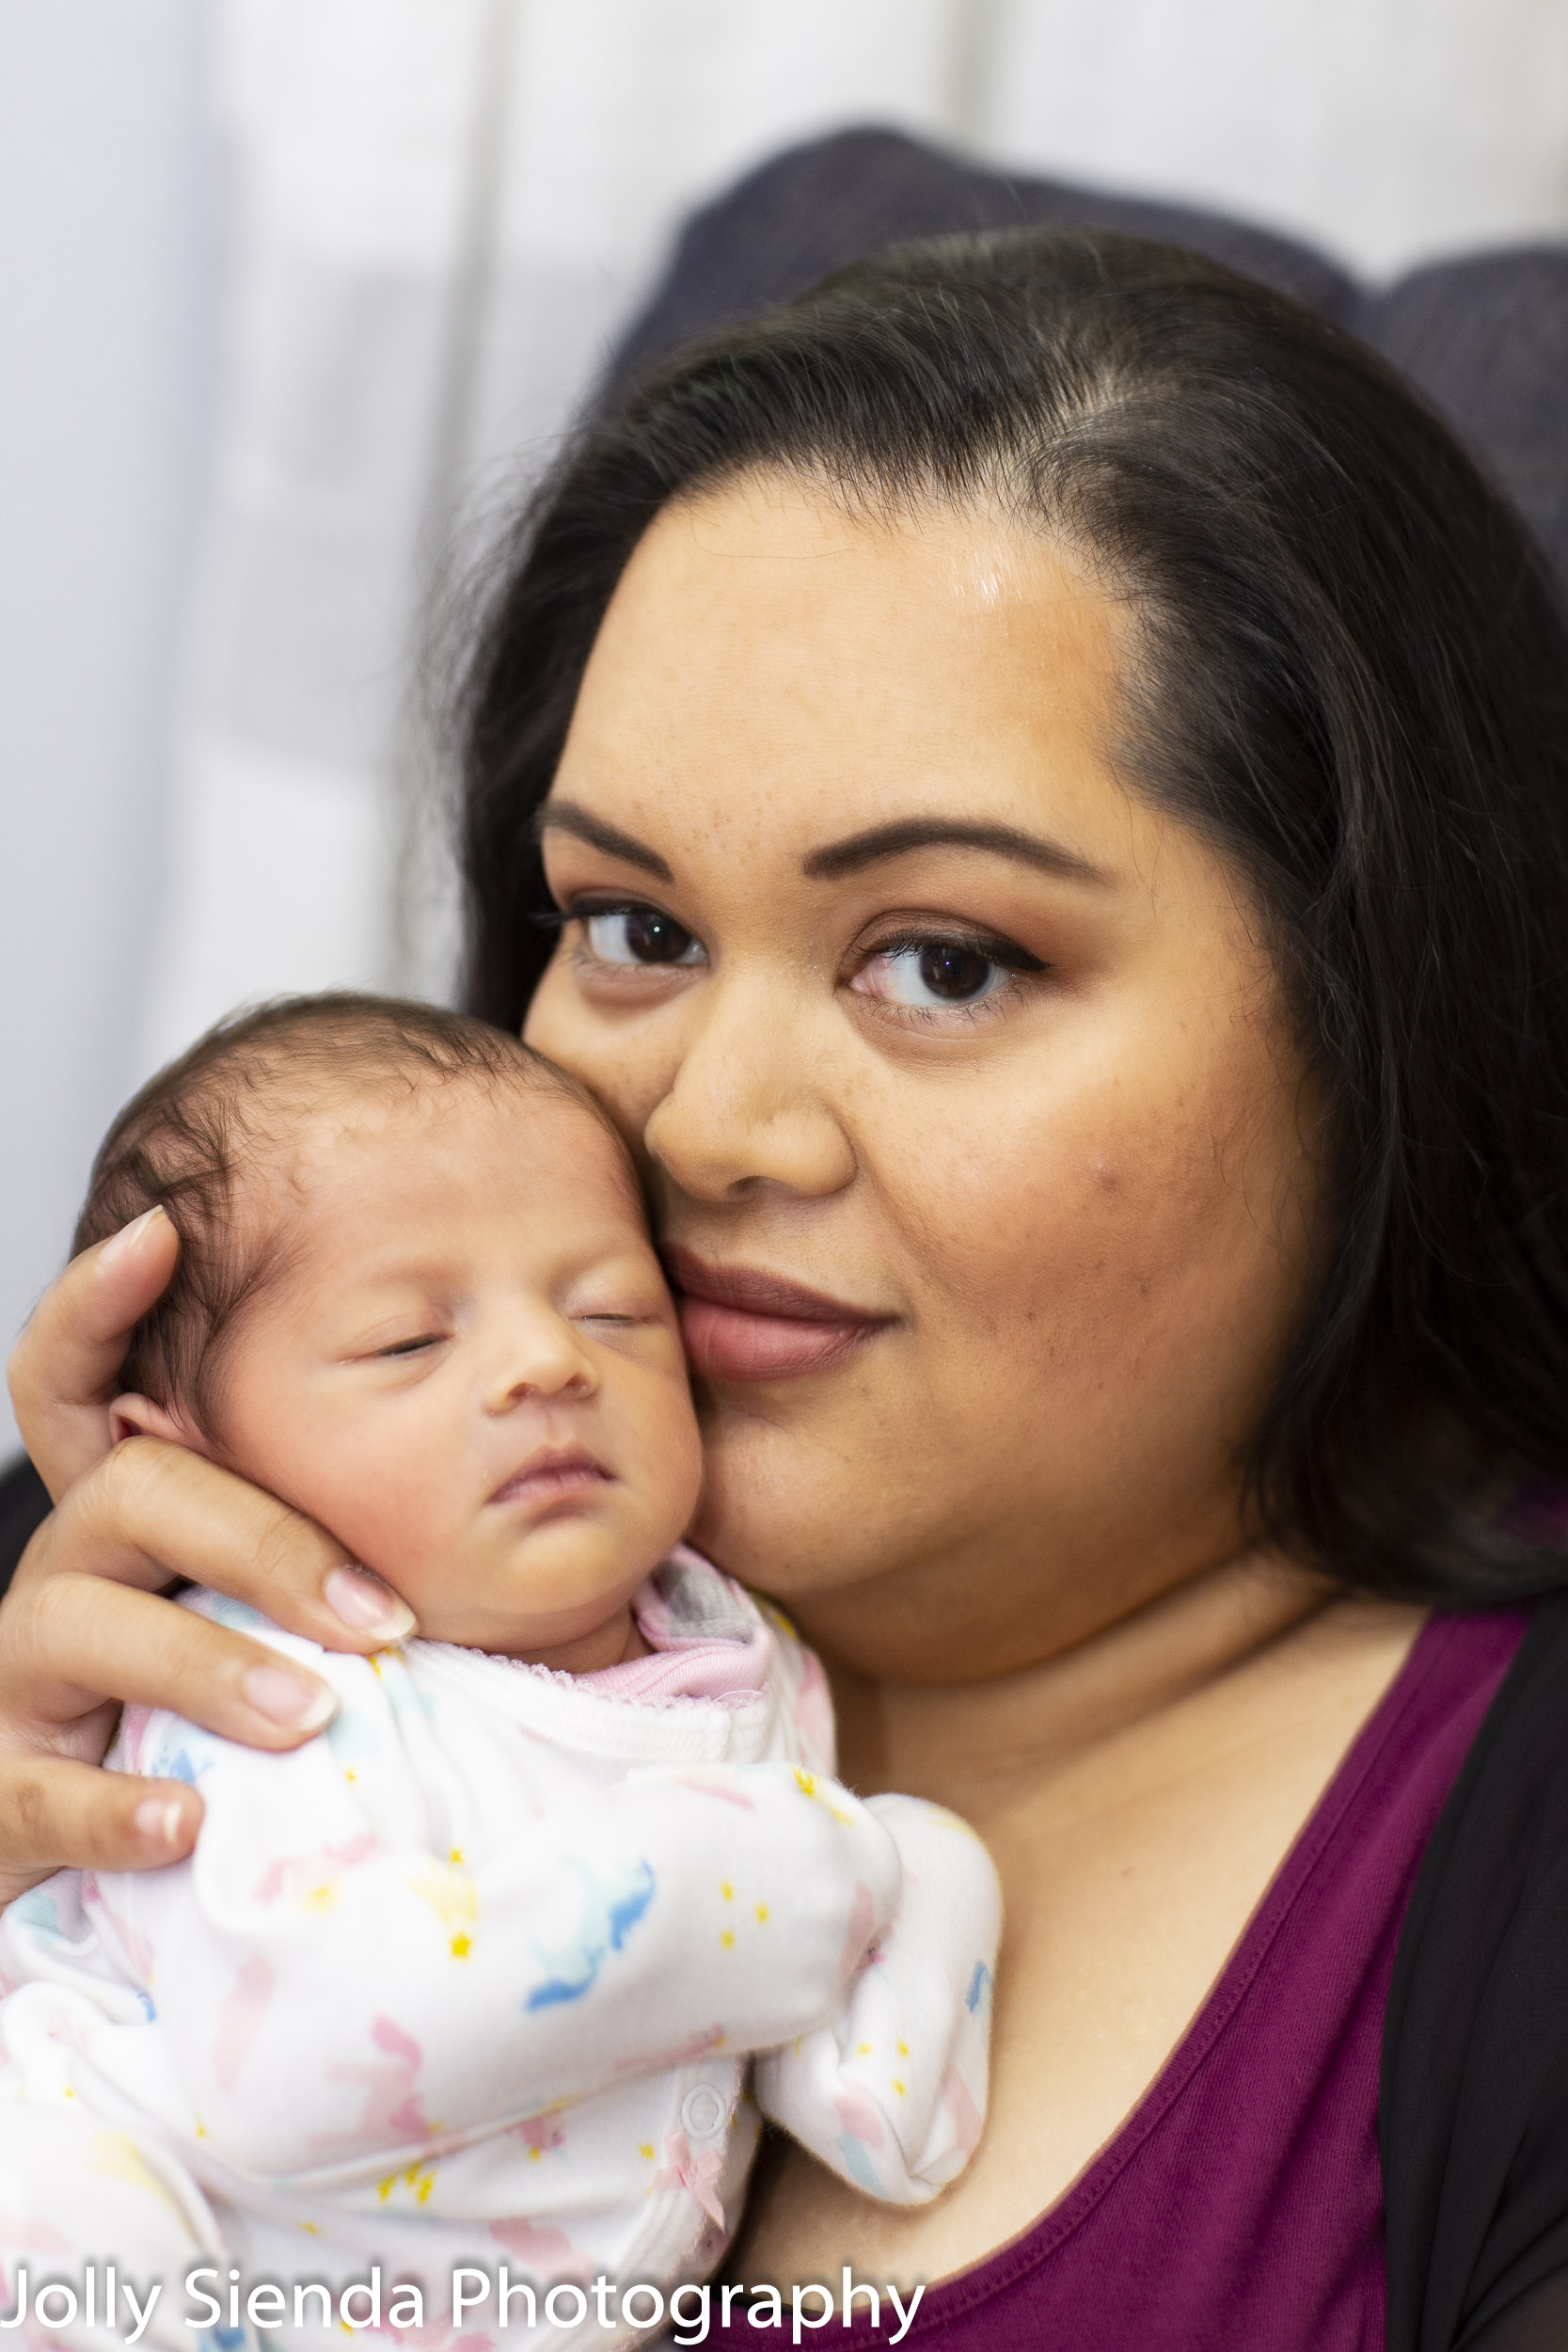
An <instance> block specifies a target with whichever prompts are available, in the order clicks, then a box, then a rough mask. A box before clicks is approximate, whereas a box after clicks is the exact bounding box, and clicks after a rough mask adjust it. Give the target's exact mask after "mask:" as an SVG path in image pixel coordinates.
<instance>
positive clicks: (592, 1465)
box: [490, 1445, 610, 1507]
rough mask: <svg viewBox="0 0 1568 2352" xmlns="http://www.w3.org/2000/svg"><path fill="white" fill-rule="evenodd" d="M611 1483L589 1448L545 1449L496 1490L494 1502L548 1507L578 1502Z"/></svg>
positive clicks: (608, 1475)
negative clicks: (597, 1488) (596, 1489)
mask: <svg viewBox="0 0 1568 2352" xmlns="http://www.w3.org/2000/svg"><path fill="white" fill-rule="evenodd" d="M609 1484H610V1472H609V1470H606V1469H605V1468H604V1465H603V1464H602V1463H600V1462H596V1461H595V1460H594V1456H593V1455H592V1454H590V1453H589V1452H588V1450H587V1448H586V1446H580V1445H554V1446H542V1447H541V1448H540V1450H539V1452H538V1453H537V1454H530V1455H529V1457H528V1460H527V1461H526V1462H524V1463H523V1464H522V1465H521V1466H520V1467H519V1468H518V1469H516V1470H514V1471H513V1473H512V1475H511V1477H510V1478H508V1479H507V1480H505V1481H504V1483H503V1484H502V1485H501V1486H498V1487H497V1488H496V1491H495V1493H494V1494H493V1495H492V1496H491V1497H490V1501H491V1502H493V1503H501V1504H505V1503H515V1502H523V1503H528V1504H531V1505H533V1506H535V1507H540V1506H545V1507H547V1506H548V1505H549V1504H551V1503H560V1502H578V1501H579V1500H580V1499H581V1498H582V1497H583V1496H585V1495H587V1494H590V1493H592V1492H593V1490H594V1487H596V1486H608V1485H609Z"/></svg>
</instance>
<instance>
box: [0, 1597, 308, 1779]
mask: <svg viewBox="0 0 1568 2352" xmlns="http://www.w3.org/2000/svg"><path fill="white" fill-rule="evenodd" d="M12 1635H13V1641H12V1651H11V1652H10V1653H8V1657H7V1660H6V1671H5V1672H4V1674H0V1711H3V1712H4V1715H5V1718H6V1720H7V1722H8V1724H10V1725H12V1726H14V1727H15V1728H16V1729H17V1730H19V1731H21V1732H22V1733H23V1734H24V1736H26V1735H28V1734H31V1736H32V1739H33V1740H38V1739H39V1738H40V1737H41V1738H45V1739H47V1738H48V1737H49V1735H50V1734H51V1733H54V1734H56V1735H57V1734H59V1733H60V1732H67V1733H69V1732H70V1731H71V1729H72V1728H73V1727H74V1726H75V1725H77V1724H81V1723H82V1722H83V1721H84V1719H85V1718H87V1717H88V1716H90V1715H93V1714H95V1713H96V1710H97V1709H98V1708H100V1707H101V1706H102V1704H103V1697H104V1695H105V1694H106V1693H107V1694H112V1695H113V1696H114V1697H115V1698H119V1699H124V1700H128V1701H130V1702H132V1703H135V1702H138V1701H139V1702H140V1703H141V1704H142V1705H144V1706H147V1707H164V1708H169V1709H170V1711H171V1712H172V1713H174V1714H177V1715H182V1716H184V1717H185V1719H186V1720H187V1721H188V1722H190V1723H194V1724H201V1725H202V1727H203V1728H204V1729H205V1730H207V1731H215V1732H218V1733H221V1735H222V1736H223V1738H225V1739H226V1740H241V1741H243V1742H244V1744H245V1746H247V1747H253V1748H293V1747H297V1746H298V1745H299V1743H300V1741H301V1740H307V1739H309V1737H310V1735H311V1733H312V1732H317V1731H320V1729H321V1728H322V1725H323V1724H325V1723H327V1722H328V1721H330V1719H331V1717H332V1714H333V1712H334V1710H335V1708H336V1706H337V1701H336V1698H335V1697H334V1694H333V1692H332V1690H331V1688H330V1686H329V1685H328V1684H326V1683H325V1682H324V1681H322V1679H321V1677H319V1676H318V1675H313V1674H311V1673H310V1671H309V1668H308V1667H305V1666H300V1665H296V1664H295V1663H294V1661H293V1659H289V1658H284V1657H281V1656H280V1655H279V1654H278V1652H277V1650H275V1649H269V1648H268V1646H267V1645H266V1644H265V1643H264V1642H257V1641H253V1640H252V1639H251V1637H250V1636H249V1635H248V1634H245V1633H235V1632H231V1631H230V1630H229V1629H227V1628H226V1627H223V1626H217V1625H214V1624H213V1623H211V1621H210V1620H209V1619H208V1618H206V1617H200V1616H198V1615H197V1614H196V1613H195V1612H194V1611H193V1610H189V1609H176V1608H173V1607H171V1605H170V1604H169V1603H168V1602H167V1601H166V1600H162V1599H159V1598H158V1597H155V1596H154V1595H152V1594H150V1593H140V1592H136V1591H135V1590H134V1589H133V1588H132V1587H131V1586H129V1585H125V1584H115V1583H111V1582H108V1581H105V1580H103V1579H102V1578H98V1577H87V1576H54V1577H50V1578H49V1579H48V1580H47V1581H44V1582H43V1583H40V1584H38V1585H36V1586H34V1587H33V1588H32V1590H31V1592H30V1593H24V1594H23V1595H22V1596H21V1597H20V1598H19V1601H18V1606H17V1618H16V1622H15V1624H14V1627H13V1629H12ZM13 1656H15V1657H17V1658H19V1659H20V1660H21V1661H24V1667H25V1661H28V1660H29V1659H30V1661H31V1664H30V1670H24V1673H23V1674H22V1675H21V1676H17V1677H14V1679H13V1675H12V1658H13ZM29 1717H30V1719H31V1720H30V1721H29V1720H28V1718H29ZM51 1744H55V1741H52V1742H51Z"/></svg>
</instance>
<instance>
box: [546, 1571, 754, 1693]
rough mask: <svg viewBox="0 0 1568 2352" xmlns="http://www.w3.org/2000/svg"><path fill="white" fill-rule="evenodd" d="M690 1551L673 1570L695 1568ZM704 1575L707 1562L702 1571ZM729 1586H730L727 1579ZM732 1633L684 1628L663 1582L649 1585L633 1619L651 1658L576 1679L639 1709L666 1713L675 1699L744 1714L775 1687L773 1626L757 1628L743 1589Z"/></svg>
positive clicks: (637, 1597)
mask: <svg viewBox="0 0 1568 2352" xmlns="http://www.w3.org/2000/svg"><path fill="white" fill-rule="evenodd" d="M695 1559H696V1555H695V1554H694V1553H691V1552H689V1551H688V1550H687V1549H686V1547H685V1545H684V1544H682V1545H679V1546H677V1547H676V1549H675V1550H674V1551H673V1552H672V1554H671V1560H672V1562H673V1564H675V1565H682V1564H683V1563H684V1562H685V1561H688V1560H690V1561H695ZM700 1565H702V1566H703V1567H704V1568H706V1567H707V1563H706V1562H705V1561H704V1562H702V1563H701V1564H700ZM724 1581H725V1584H726V1586H728V1585H729V1579H728V1578H727V1577H726V1578H725V1579H724ZM731 1589H732V1590H733V1591H734V1592H735V1595H736V1614H735V1617H734V1619H733V1620H732V1621H731V1622H732V1623H733V1624H734V1625H735V1631H734V1632H733V1633H730V1632H725V1633H722V1634H719V1633H715V1632H706V1633H704V1632H701V1631H696V1630H693V1629H691V1628H690V1626H689V1625H683V1624H682V1622H681V1619H680V1616H679V1613H678V1612H677V1611H676V1610H675V1609H674V1608H673V1607H672V1605H671V1601H670V1599H669V1597H668V1596H667V1595H666V1593H665V1592H664V1591H663V1590H661V1588H660V1585H659V1582H658V1581H657V1578H650V1580H649V1581H648V1582H647V1583H646V1584H643V1585H641V1586H640V1587H639V1588H638V1590H637V1591H636V1592H635V1593H634V1594H633V1596H632V1603H631V1606H632V1614H633V1615H634V1616H635V1617H636V1619H637V1622H638V1626H639V1628H640V1629H641V1634H642V1639H643V1640H644V1641H645V1642H646V1643H647V1645H648V1646H649V1649H650V1650H651V1651H652V1653H653V1654H652V1656H651V1657H648V1658H628V1659H626V1660H625V1661H623V1663H622V1664H620V1665H619V1666H601V1667H600V1668H599V1670H598V1672H597V1673H596V1674H586V1675H577V1676H575V1677H573V1679H574V1680H575V1681H576V1682H577V1684H578V1688H579V1689H581V1690H584V1691H591V1692H593V1694H594V1697H595V1698H601V1699H619V1700H622V1701H624V1702H629V1703H630V1704H632V1705H633V1706H640V1707H659V1706H662V1705H665V1704H666V1703H667V1702H668V1701H669V1700H671V1699H707V1700H710V1701H711V1700H714V1699H717V1700H718V1701H719V1703H720V1704H721V1706H730V1707H745V1706H749V1705H750V1704H751V1702H752V1700H753V1699H754V1698H755V1697H756V1694H757V1692H759V1691H761V1690H762V1689H763V1688H764V1687H765V1685H766V1683H767V1680H768V1653H769V1649H770V1647H771V1645H770V1642H769V1639H768V1629H767V1628H766V1626H763V1625H760V1624H759V1623H758V1622H757V1619H756V1617H755V1615H754V1614H753V1613H752V1608H751V1605H750V1603H749V1602H747V1601H746V1600H745V1599H744V1598H743V1597H742V1596H741V1593H740V1588H739V1587H738V1585H736V1586H733V1587H731Z"/></svg>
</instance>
